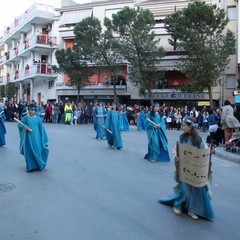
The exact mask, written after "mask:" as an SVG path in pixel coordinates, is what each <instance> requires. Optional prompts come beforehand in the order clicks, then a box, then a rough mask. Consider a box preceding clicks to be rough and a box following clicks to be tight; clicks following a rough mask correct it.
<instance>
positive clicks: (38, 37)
mask: <svg viewBox="0 0 240 240" xmlns="http://www.w3.org/2000/svg"><path fill="white" fill-rule="evenodd" d="M40 45H41V46H42V47H43V48H47V47H48V48H50V49H52V48H56V47H57V37H56V36H50V35H45V34H35V35H32V36H31V37H29V38H26V39H24V40H21V41H20V42H19V44H17V45H16V46H14V47H13V48H12V49H10V50H9V51H8V52H5V54H4V56H2V57H1V60H2V64H5V63H6V62H7V61H11V60H14V58H16V57H19V56H21V55H22V54H23V53H25V52H26V51H28V50H30V49H33V48H34V47H36V46H38V47H39V46H40Z"/></svg>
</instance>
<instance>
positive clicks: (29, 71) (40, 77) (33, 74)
mask: <svg viewBox="0 0 240 240" xmlns="http://www.w3.org/2000/svg"><path fill="white" fill-rule="evenodd" d="M57 76H58V74H57V73H56V72H55V71H54V70H53V66H52V65H50V64H46V63H36V64H33V65H31V66H29V68H28V67H27V68H25V69H22V70H16V71H15V72H11V73H7V75H6V76H4V77H3V82H21V81H28V80H30V79H34V83H38V82H39V83H40V82H43V81H50V80H54V79H56V78H57Z"/></svg>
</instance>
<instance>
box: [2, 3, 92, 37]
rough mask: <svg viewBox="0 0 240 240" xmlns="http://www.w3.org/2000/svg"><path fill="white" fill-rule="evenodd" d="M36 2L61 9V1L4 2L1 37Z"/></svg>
mask: <svg viewBox="0 0 240 240" xmlns="http://www.w3.org/2000/svg"><path fill="white" fill-rule="evenodd" d="M36 2H38V3H42V4H46V5H51V6H54V7H61V0H20V1H19V0H18V1H16V0H6V1H3V0H2V1H1V14H0V36H1V35H2V34H3V30H4V28H5V27H6V26H9V25H11V24H12V23H13V22H14V18H15V17H19V16H21V15H22V14H23V13H24V12H25V11H26V10H27V9H28V8H30V7H31V6H32V5H33V4H34V3H36ZM74 2H76V3H86V2H91V0H74Z"/></svg>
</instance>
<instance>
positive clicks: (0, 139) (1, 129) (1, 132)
mask: <svg viewBox="0 0 240 240" xmlns="http://www.w3.org/2000/svg"><path fill="white" fill-rule="evenodd" d="M4 121H5V114H4V112H3V109H2V108H1V107H0V146H2V145H6V140H5V134H6V128H5V125H4Z"/></svg>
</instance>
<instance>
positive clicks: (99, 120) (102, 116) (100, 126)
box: [93, 102, 107, 140]
mask: <svg viewBox="0 0 240 240" xmlns="http://www.w3.org/2000/svg"><path fill="white" fill-rule="evenodd" d="M106 117H107V110H106V109H105V107H103V103H102V102H99V103H98V104H97V107H96V108H95V109H94V111H93V127H94V130H95V131H96V133H97V135H96V139H98V140H102V139H105V129H104V124H105V121H106Z"/></svg>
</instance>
